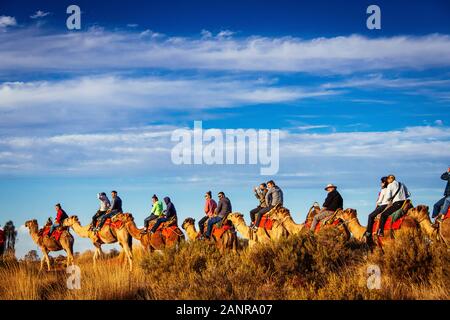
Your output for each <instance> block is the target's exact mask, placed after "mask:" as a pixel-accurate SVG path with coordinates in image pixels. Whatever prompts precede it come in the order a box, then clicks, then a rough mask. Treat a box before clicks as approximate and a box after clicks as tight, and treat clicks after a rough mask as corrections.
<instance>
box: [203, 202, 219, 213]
mask: <svg viewBox="0 0 450 320" xmlns="http://www.w3.org/2000/svg"><path fill="white" fill-rule="evenodd" d="M216 208H217V203H216V202H215V201H214V199H209V200H206V202H205V213H206V215H207V216H208V217H212V216H213V215H214V211H215V210H216Z"/></svg>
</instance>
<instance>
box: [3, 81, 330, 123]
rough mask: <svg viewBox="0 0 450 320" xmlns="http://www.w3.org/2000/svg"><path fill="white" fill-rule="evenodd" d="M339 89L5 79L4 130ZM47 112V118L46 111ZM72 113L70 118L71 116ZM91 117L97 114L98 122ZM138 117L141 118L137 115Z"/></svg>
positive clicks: (122, 119) (129, 118)
mask: <svg viewBox="0 0 450 320" xmlns="http://www.w3.org/2000/svg"><path fill="white" fill-rule="evenodd" d="M334 94H337V92H335V91H332V90H322V89H321V90H317V89H315V88H307V87H297V86H288V87H279V86H277V84H276V83H273V82H271V81H267V82H265V81H261V80H260V79H256V80H251V79H239V78H233V77H222V78H214V80H213V81H212V80H211V79H209V78H173V77H164V76H162V77H137V78H136V77H134V78H129V77H119V76H114V75H105V76H97V77H82V78H75V79H69V80H62V81H36V82H6V83H3V84H0V110H2V111H3V112H4V114H3V116H2V117H1V118H0V124H1V126H2V130H0V131H4V130H10V129H14V128H23V127H24V126H30V125H33V126H40V127H45V126H50V127H51V128H60V129H61V128H63V129H64V130H70V129H71V127H73V126H77V127H78V129H79V128H85V129H86V128H89V127H90V126H91V127H92V128H94V129H95V128H96V129H99V128H101V127H105V126H106V127H117V126H118V125H120V126H124V125H125V126H126V125H127V124H128V125H130V124H131V123H133V122H136V119H139V118H141V119H142V118H143V117H144V118H145V116H146V115H147V116H148V117H149V118H154V117H155V116H154V115H151V114H152V112H153V113H154V112H157V113H158V114H159V115H160V117H166V116H167V113H168V111H179V112H185V113H186V112H188V113H194V112H195V110H199V111H200V110H211V109H214V108H230V107H240V106H246V105H256V104H267V103H284V102H291V101H297V100H300V99H306V98H316V97H323V96H329V95H334ZM43 114H45V115H46V116H45V117H42V115H43ZM69 118H70V121H68V120H69ZM92 119H95V121H94V122H93V121H92ZM137 121H139V120H137Z"/></svg>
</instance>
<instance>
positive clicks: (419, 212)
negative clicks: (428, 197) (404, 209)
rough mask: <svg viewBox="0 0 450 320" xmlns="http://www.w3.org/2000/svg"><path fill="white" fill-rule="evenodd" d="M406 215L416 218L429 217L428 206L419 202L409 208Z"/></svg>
mask: <svg viewBox="0 0 450 320" xmlns="http://www.w3.org/2000/svg"><path fill="white" fill-rule="evenodd" d="M408 215H409V216H411V217H412V218H414V219H416V220H422V219H424V218H427V217H429V213H428V206H425V205H423V204H419V205H418V206H417V207H415V208H411V209H409V210H408Z"/></svg>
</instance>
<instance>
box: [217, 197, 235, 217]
mask: <svg viewBox="0 0 450 320" xmlns="http://www.w3.org/2000/svg"><path fill="white" fill-rule="evenodd" d="M231 210H232V209H231V201H230V199H228V198H227V197H223V198H222V199H220V201H219V204H218V205H217V209H216V212H217V216H219V217H221V218H224V217H225V216H227V215H228V214H229V213H231Z"/></svg>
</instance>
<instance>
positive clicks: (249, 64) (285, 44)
mask: <svg viewBox="0 0 450 320" xmlns="http://www.w3.org/2000/svg"><path fill="white" fill-rule="evenodd" d="M145 33H146V34H149V35H152V37H147V36H144V37H143V36H142V35H141V34H140V33H139V32H123V31H115V32H111V31H107V30H103V31H95V32H93V31H91V30H89V31H85V32H76V33H59V34H47V33H45V31H43V30H42V31H40V30H36V29H26V30H17V31H14V32H8V33H2V34H0V43H1V49H0V70H23V69H25V70H35V69H40V70H46V71H58V70H59V71H67V70H92V69H97V70H98V69H121V68H168V69H206V70H230V71H234V70H241V71H283V72H309V73H321V74H323V73H326V74H342V73H352V72H358V71H376V70H392V69H394V70H398V69H408V70H422V69H426V68H434V67H448V66H450V37H449V36H448V35H440V34H431V35H425V36H394V37H384V38H367V37H364V36H360V35H351V36H340V37H334V38H315V39H310V40H304V39H300V38H294V37H277V38H275V37H261V36H257V35H256V36H250V37H240V38H237V37H236V38H235V37H233V38H230V37H229V35H230V33H229V32H227V31H223V32H221V33H219V34H221V35H223V36H225V37H222V36H221V37H210V32H209V31H205V30H204V31H203V32H202V37H200V38H187V37H176V36H175V37H159V36H157V37H155V35H158V33H155V32H153V31H148V32H147V31H144V35H145ZM68 57H71V59H68ZM119 57H120V58H119Z"/></svg>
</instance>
